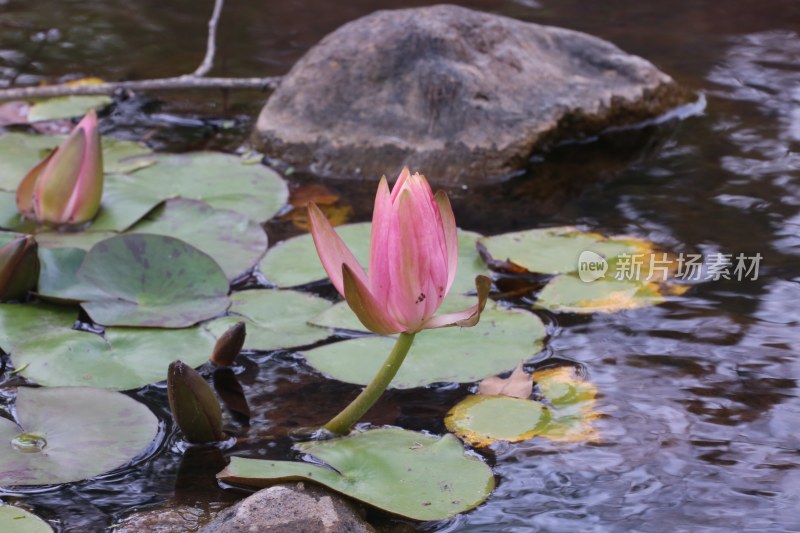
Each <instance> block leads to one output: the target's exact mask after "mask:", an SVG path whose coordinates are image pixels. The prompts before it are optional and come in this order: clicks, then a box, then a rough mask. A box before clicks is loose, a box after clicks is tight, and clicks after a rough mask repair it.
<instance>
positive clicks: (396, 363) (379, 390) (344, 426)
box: [324, 333, 415, 435]
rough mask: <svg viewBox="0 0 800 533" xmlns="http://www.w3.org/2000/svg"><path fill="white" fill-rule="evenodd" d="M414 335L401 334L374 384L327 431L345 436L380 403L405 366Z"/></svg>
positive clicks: (338, 416) (362, 392)
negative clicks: (393, 380) (399, 371)
mask: <svg viewBox="0 0 800 533" xmlns="http://www.w3.org/2000/svg"><path fill="white" fill-rule="evenodd" d="M414 335H415V334H414V333H401V334H400V336H399V337H398V338H397V343H395V345H394V348H392V353H390V354H389V357H387V358H386V361H384V363H383V366H382V367H381V369H380V370H379V371H378V373H377V374H376V375H375V377H374V378H372V382H371V383H370V384H369V385H367V387H366V388H365V389H364V390H363V391H361V394H359V395H358V397H357V398H356V399H355V400H353V401H352V402H350V405H348V406H347V407H345V408H344V410H343V411H342V412H341V413H339V414H338V415H336V416H335V417H333V419H332V420H331V421H330V422H328V423H327V424H325V426H324V427H325V429H327V430H328V431H330V432H332V433H336V434H339V435H343V434H344V433H347V432H348V431H349V430H350V428H351V427H352V426H353V424H355V423H356V422H358V421H359V419H361V417H362V416H364V414H365V413H366V412H367V411H369V409H370V407H372V406H373V405H374V404H375V402H377V401H378V398H380V397H381V395H382V394H383V391H385V390H386V387H388V386H389V383H391V382H392V379H394V376H395V374H397V371H398V370H399V369H400V365H402V364H403V360H404V359H405V358H406V355H407V354H408V350H409V349H410V348H411V343H412V342H414Z"/></svg>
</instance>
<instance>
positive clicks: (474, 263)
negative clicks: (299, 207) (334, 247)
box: [259, 222, 486, 293]
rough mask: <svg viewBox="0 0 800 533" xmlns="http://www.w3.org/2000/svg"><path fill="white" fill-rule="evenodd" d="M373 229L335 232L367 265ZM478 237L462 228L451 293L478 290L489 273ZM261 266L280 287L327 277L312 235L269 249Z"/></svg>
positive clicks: (350, 227) (350, 228)
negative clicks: (478, 280)
mask: <svg viewBox="0 0 800 533" xmlns="http://www.w3.org/2000/svg"><path fill="white" fill-rule="evenodd" d="M371 229H372V224H370V223H367V222H362V223H358V224H345V225H343V226H338V227H337V228H336V233H338V234H339V236H340V237H341V238H342V240H344V242H345V243H346V244H347V246H348V247H349V248H350V251H351V252H353V255H354V256H355V258H356V259H357V260H358V261H359V262H360V263H361V265H362V266H364V267H365V268H366V266H367V265H368V264H369V242H370V232H371ZM479 237H480V235H479V234H477V233H473V232H470V231H459V233H458V268H457V270H456V279H455V281H454V282H453V287H452V288H451V289H450V292H451V293H463V292H468V291H472V290H475V276H477V275H478V274H486V268H485V266H484V264H483V262H482V261H481V259H480V256H479V255H478V252H477V250H476V248H475V243H476V241H477V240H478V238H479ZM259 269H260V270H261V273H262V274H264V276H266V277H267V279H268V280H269V281H271V282H272V283H274V284H276V285H277V286H279V287H297V286H299V285H305V284H307V283H312V282H314V281H320V280H323V279H326V278H327V277H328V274H326V273H325V269H324V268H323V267H322V263H320V260H319V255H317V248H316V247H315V246H314V240H313V238H312V237H311V235H310V234H305V235H300V236H298V237H293V238H291V239H288V240H285V241H283V242H280V243H278V244H277V245H275V246H273V247H272V248H270V249H269V251H267V255H265V256H264V259H262V260H261V263H260V264H259Z"/></svg>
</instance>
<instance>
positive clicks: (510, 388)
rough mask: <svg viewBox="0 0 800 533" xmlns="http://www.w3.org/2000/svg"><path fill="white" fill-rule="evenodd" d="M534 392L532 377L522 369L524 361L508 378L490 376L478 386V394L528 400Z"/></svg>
mask: <svg viewBox="0 0 800 533" xmlns="http://www.w3.org/2000/svg"><path fill="white" fill-rule="evenodd" d="M532 392H533V380H532V379H531V375H530V374H528V373H527V372H525V370H524V369H523V368H522V361H520V363H519V364H518V365H517V368H515V369H514V371H513V372H512V373H511V375H510V376H508V377H507V378H501V377H499V376H489V377H488V378H485V379H484V380H483V381H481V382H480V384H478V394H484V395H487V396H511V397H512V398H523V399H525V398H528V397H530V395H531V393H532Z"/></svg>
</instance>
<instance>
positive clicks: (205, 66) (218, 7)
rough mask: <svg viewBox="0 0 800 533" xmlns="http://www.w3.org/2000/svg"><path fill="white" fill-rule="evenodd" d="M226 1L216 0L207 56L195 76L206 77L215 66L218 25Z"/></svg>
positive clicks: (209, 29) (209, 26)
mask: <svg viewBox="0 0 800 533" xmlns="http://www.w3.org/2000/svg"><path fill="white" fill-rule="evenodd" d="M224 3H225V0H215V2H214V12H213V13H212V14H211V19H210V20H209V21H208V44H207V45H206V56H205V57H204V58H203V62H202V63H200V66H199V67H197V70H195V71H194V74H192V75H193V76H205V75H206V74H208V72H209V71H210V70H211V67H212V66H213V65H214V55H216V53H217V23H219V17H220V15H221V14H222V4H224Z"/></svg>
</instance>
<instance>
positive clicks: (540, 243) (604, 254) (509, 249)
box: [478, 226, 651, 274]
mask: <svg viewBox="0 0 800 533" xmlns="http://www.w3.org/2000/svg"><path fill="white" fill-rule="evenodd" d="M478 243H479V245H481V246H483V247H484V248H485V249H486V251H487V252H488V253H489V255H490V256H491V257H492V259H493V261H494V262H497V263H501V264H500V268H501V269H503V265H502V263H503V262H510V263H512V265H511V267H521V268H523V269H525V270H527V271H529V272H536V273H540V274H560V273H568V272H576V271H577V270H578V258H579V257H580V255H581V253H582V252H586V251H590V252H594V253H595V254H597V255H599V256H600V257H601V258H605V259H606V260H611V259H614V258H615V257H618V256H620V255H622V254H635V253H647V252H649V251H650V250H651V248H650V245H649V243H646V242H645V241H640V240H637V239H631V238H627V237H617V238H608V237H604V236H603V235H600V234H598V233H587V232H584V231H580V230H579V229H577V228H573V227H569V226H564V227H556V228H543V229H531V230H525V231H517V232H513V233H504V234H502V235H495V236H492V237H483V238H482V239H480V240H479V241H478Z"/></svg>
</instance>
